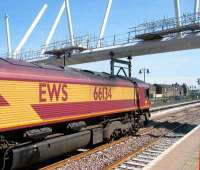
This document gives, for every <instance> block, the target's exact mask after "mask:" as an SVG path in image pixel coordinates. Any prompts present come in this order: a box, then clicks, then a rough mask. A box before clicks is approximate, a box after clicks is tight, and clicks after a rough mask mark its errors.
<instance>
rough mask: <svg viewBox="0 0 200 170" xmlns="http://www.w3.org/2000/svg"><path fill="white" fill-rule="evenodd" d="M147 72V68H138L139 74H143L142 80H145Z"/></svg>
mask: <svg viewBox="0 0 200 170" xmlns="http://www.w3.org/2000/svg"><path fill="white" fill-rule="evenodd" d="M149 73H150V71H149V69H148V68H142V69H140V71H139V74H143V75H144V82H146V74H149Z"/></svg>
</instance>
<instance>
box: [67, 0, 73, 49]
mask: <svg viewBox="0 0 200 170" xmlns="http://www.w3.org/2000/svg"><path fill="white" fill-rule="evenodd" d="M65 7H66V8H65V9H66V13H67V21H68V30H69V34H70V40H71V45H72V46H74V45H75V42H74V32H73V27H72V18H71V12H70V4H69V0H65Z"/></svg>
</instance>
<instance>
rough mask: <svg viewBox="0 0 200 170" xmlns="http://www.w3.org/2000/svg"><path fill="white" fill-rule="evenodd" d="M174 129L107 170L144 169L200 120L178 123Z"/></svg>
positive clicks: (193, 119)
mask: <svg viewBox="0 0 200 170" xmlns="http://www.w3.org/2000/svg"><path fill="white" fill-rule="evenodd" d="M180 122H181V123H180V124H177V126H176V127H175V128H173V129H172V130H169V131H168V132H166V133H164V134H163V135H161V136H159V137H158V138H157V139H155V140H153V141H152V142H150V143H149V144H147V145H146V146H144V147H143V148H141V149H139V150H138V151H137V152H133V153H132V154H130V155H128V156H126V157H124V158H122V159H121V160H119V161H117V162H115V163H113V164H112V165H111V166H109V167H107V168H106V169H107V170H111V169H115V170H135V169H136V170H138V169H144V168H146V167H147V166H148V165H149V164H150V163H151V162H152V161H154V160H155V159H156V158H157V157H158V156H160V155H161V154H162V153H163V152H165V151H166V150H167V149H168V148H170V147H171V146H172V145H173V144H175V143H176V142H177V141H179V140H180V139H181V138H182V137H183V136H185V135H186V134H187V133H188V132H189V131H191V130H192V129H193V128H194V127H195V126H197V125H198V124H200V119H195V118H191V119H190V120H185V121H180ZM191 124H192V126H191Z"/></svg>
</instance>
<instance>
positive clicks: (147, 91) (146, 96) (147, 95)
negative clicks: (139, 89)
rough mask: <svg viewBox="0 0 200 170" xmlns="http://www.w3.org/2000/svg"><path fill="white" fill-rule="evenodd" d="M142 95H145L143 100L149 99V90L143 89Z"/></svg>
mask: <svg viewBox="0 0 200 170" xmlns="http://www.w3.org/2000/svg"><path fill="white" fill-rule="evenodd" d="M144 93H145V98H148V99H149V89H145V90H144Z"/></svg>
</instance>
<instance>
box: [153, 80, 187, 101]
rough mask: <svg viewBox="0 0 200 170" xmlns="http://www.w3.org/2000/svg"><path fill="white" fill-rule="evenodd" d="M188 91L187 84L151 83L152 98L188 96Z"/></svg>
mask: <svg viewBox="0 0 200 170" xmlns="http://www.w3.org/2000/svg"><path fill="white" fill-rule="evenodd" d="M187 94H188V91H187V89H186V86H185V85H184V86H183V85H179V84H177V83H176V84H172V85H168V84H153V85H150V97H151V98H163V97H167V98H170V97H174V98H175V97H181V96H186V95H187Z"/></svg>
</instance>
